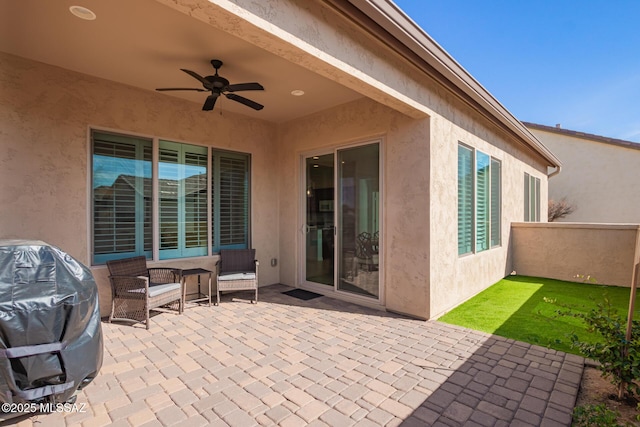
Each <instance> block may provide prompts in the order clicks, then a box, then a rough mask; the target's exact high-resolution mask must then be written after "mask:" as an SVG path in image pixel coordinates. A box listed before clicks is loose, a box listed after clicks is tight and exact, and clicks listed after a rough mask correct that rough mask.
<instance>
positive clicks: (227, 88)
mask: <svg viewBox="0 0 640 427" xmlns="http://www.w3.org/2000/svg"><path fill="white" fill-rule="evenodd" d="M211 65H213V68H215V70H216V73H215V74H214V75H213V76H206V77H202V76H201V75H199V74H198V73H196V72H194V71H191V70H185V69H184V68H181V69H180V70H181V71H184V72H185V73H187V74H189V75H190V76H191V77H193V78H194V79H196V80H198V81H199V82H200V83H202V87H203V88H202V89H201V88H190V87H165V88H158V89H156V90H157V91H160V92H164V91H170V90H195V91H197V92H211V95H209V96H208V97H207V99H206V100H205V101H204V105H203V106H202V110H203V111H210V110H213V107H214V105H216V101H217V100H218V98H219V97H220V95H224V96H226V97H227V98H228V99H231V100H233V101H236V102H239V103H241V104H244V105H246V106H247V107H250V108H253V109H254V110H262V109H263V108H264V105H261V104H258V103H257V102H255V101H252V100H250V99H247V98H245V97H243V96H240V95H236V94H235V93H234V92H241V91H245V90H264V87H262V85H261V84H260V83H255V82H253V83H238V84H234V85H232V84H229V80H227V79H225V78H224V77H222V76H219V75H218V70H219V69H220V67H222V61H220V60H219V59H212V60H211ZM227 92H230V93H227Z"/></svg>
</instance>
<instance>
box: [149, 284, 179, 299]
mask: <svg viewBox="0 0 640 427" xmlns="http://www.w3.org/2000/svg"><path fill="white" fill-rule="evenodd" d="M181 286H182V285H181V284H180V283H164V284H162V285H153V286H149V296H150V297H157V296H158V295H161V294H164V293H165V292H170V291H175V290H180V288H181Z"/></svg>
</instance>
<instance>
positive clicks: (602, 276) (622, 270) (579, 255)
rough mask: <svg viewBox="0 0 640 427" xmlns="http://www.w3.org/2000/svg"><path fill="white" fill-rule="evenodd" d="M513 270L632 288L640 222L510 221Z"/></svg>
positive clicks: (638, 256) (639, 257)
mask: <svg viewBox="0 0 640 427" xmlns="http://www.w3.org/2000/svg"><path fill="white" fill-rule="evenodd" d="M511 239H512V242H511V243H512V246H513V268H514V270H515V271H516V273H517V274H520V275H524V276H537V277H547V278H551V279H559V280H567V281H572V282H582V281H583V280H584V279H583V278H581V277H578V276H584V277H586V276H590V277H591V278H593V279H594V280H595V281H596V282H597V283H599V284H603V285H615V286H631V280H632V275H633V268H634V265H635V264H637V263H638V262H639V261H640V226H638V225H628V224H586V223H584V224H579V223H556V222H554V223H546V224H535V223H516V224H512V236H511Z"/></svg>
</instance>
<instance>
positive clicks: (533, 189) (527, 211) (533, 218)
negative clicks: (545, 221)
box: [524, 172, 541, 222]
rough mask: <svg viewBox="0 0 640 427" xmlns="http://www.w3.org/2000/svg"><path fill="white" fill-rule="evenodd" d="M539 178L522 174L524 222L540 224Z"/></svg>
mask: <svg viewBox="0 0 640 427" xmlns="http://www.w3.org/2000/svg"><path fill="white" fill-rule="evenodd" d="M540 183H541V181H540V178H537V177H535V176H533V175H531V174H529V173H527V172H525V173H524V222H541V199H540V187H541V184H540Z"/></svg>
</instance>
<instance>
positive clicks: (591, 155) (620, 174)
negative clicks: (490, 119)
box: [531, 129, 640, 224]
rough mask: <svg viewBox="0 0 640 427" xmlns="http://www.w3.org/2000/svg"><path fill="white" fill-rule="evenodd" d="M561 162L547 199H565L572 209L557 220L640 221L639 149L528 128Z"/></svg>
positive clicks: (550, 183) (550, 185)
mask: <svg viewBox="0 0 640 427" xmlns="http://www.w3.org/2000/svg"><path fill="white" fill-rule="evenodd" d="M531 132H533V134H535V135H536V136H537V137H538V138H539V139H540V140H541V141H542V142H543V143H544V144H545V145H546V146H547V147H548V148H549V149H550V150H552V151H553V152H554V154H556V156H558V157H559V158H560V160H561V161H562V172H561V173H560V174H559V175H557V176H554V177H553V178H552V179H551V180H550V181H549V198H550V199H553V200H560V199H562V198H563V197H566V198H567V201H569V202H570V203H571V204H573V205H575V206H576V208H577V209H576V210H575V212H573V213H572V214H570V215H568V216H567V217H566V218H564V219H560V220H558V221H568V222H600V223H609V222H613V223H633V224H638V223H640V185H638V181H639V180H640V172H639V171H640V149H633V148H626V147H622V146H619V145H612V144H606V143H603V142H596V141H593V140H589V139H583V138H579V137H573V136H569V135H562V134H558V133H554V132H546V131H542V130H538V129H531Z"/></svg>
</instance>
